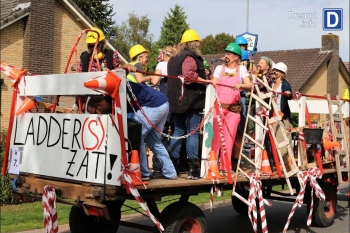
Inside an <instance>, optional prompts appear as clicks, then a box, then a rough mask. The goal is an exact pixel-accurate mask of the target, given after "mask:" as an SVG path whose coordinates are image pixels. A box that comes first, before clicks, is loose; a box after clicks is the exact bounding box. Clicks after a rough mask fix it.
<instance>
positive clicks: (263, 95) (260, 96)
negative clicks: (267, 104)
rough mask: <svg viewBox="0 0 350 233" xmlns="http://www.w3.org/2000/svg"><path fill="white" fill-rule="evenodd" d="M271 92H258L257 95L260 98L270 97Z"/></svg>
mask: <svg viewBox="0 0 350 233" xmlns="http://www.w3.org/2000/svg"><path fill="white" fill-rule="evenodd" d="M271 94H272V93H271V92H269V93H264V94H260V95H259V98H260V99H266V98H270V97H271Z"/></svg>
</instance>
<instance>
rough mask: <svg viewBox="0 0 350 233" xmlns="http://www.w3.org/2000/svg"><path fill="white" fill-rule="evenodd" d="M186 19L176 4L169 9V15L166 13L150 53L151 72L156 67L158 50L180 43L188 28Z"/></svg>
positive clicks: (182, 10)
mask: <svg viewBox="0 0 350 233" xmlns="http://www.w3.org/2000/svg"><path fill="white" fill-rule="evenodd" d="M186 19H187V15H186V14H185V12H184V9H183V8H182V7H181V6H179V5H178V4H176V5H175V7H174V8H173V9H170V13H168V14H167V16H165V18H164V20H163V25H162V28H161V30H160V36H159V39H158V41H157V42H155V44H154V45H153V47H152V51H151V52H150V62H149V67H150V69H152V70H153V69H154V68H155V66H156V58H157V57H158V49H161V48H164V47H165V46H169V45H170V46H174V45H177V44H178V43H179V42H180V41H181V37H182V34H183V33H184V32H185V31H186V30H187V29H188V28H189V25H188V24H187V22H186Z"/></svg>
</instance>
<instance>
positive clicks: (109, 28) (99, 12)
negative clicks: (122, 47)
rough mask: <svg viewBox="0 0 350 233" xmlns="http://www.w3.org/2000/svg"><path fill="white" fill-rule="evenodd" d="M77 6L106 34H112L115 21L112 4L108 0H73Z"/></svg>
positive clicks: (109, 35) (108, 35)
mask: <svg viewBox="0 0 350 233" xmlns="http://www.w3.org/2000/svg"><path fill="white" fill-rule="evenodd" d="M73 1H74V2H75V3H76V4H77V5H78V6H79V8H80V9H81V10H82V11H83V12H84V13H85V14H86V15H87V16H88V17H89V18H90V19H91V20H92V21H93V22H94V23H95V24H96V25H97V26H98V27H99V28H100V29H101V30H102V31H103V32H104V33H105V34H106V36H107V37H111V36H113V33H114V31H115V30H114V25H115V21H114V20H113V19H112V17H113V16H114V15H115V13H113V5H109V3H108V2H109V0H73Z"/></svg>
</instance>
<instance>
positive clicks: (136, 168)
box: [122, 150, 148, 186]
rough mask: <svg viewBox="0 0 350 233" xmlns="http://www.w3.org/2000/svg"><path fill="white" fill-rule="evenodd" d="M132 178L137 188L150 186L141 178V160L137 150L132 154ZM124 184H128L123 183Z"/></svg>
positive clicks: (130, 169) (130, 167)
mask: <svg viewBox="0 0 350 233" xmlns="http://www.w3.org/2000/svg"><path fill="white" fill-rule="evenodd" d="M129 164H130V166H129V171H130V177H131V179H132V181H133V183H134V185H135V186H138V185H143V184H146V185H147V184H148V182H142V176H141V170H140V158H139V152H138V151H137V150H133V151H132V152H131V159H130V163H129ZM122 184H126V183H125V182H123V183H122Z"/></svg>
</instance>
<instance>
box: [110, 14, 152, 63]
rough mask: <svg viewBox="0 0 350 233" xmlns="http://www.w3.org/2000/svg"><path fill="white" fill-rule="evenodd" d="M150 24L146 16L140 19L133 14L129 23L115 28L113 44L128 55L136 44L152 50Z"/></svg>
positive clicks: (125, 22)
mask: <svg viewBox="0 0 350 233" xmlns="http://www.w3.org/2000/svg"><path fill="white" fill-rule="evenodd" d="M150 22H151V20H150V19H149V18H148V17H147V16H146V15H144V16H140V17H139V16H137V15H136V14H134V13H133V12H132V13H130V14H129V19H128V20H127V21H124V22H123V23H122V24H121V25H117V26H115V31H114V36H113V43H114V44H115V46H116V48H117V49H118V51H119V52H121V53H123V54H124V55H128V54H129V50H130V48H131V47H132V46H134V45H136V44H140V45H142V46H143V47H145V48H146V49H151V47H152V39H153V34H152V33H150V32H149V24H150ZM127 57H129V56H127Z"/></svg>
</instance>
